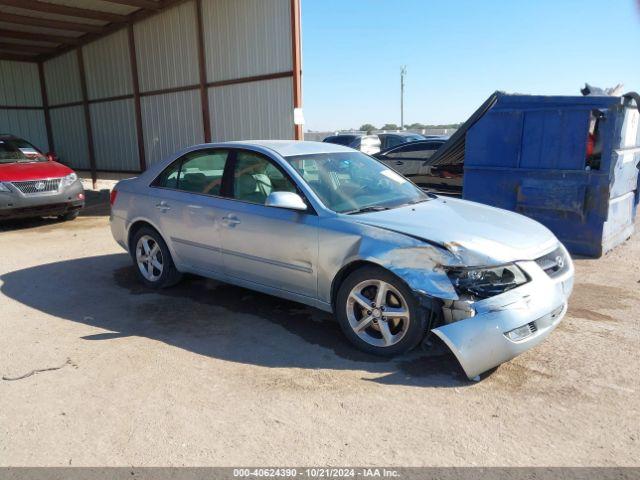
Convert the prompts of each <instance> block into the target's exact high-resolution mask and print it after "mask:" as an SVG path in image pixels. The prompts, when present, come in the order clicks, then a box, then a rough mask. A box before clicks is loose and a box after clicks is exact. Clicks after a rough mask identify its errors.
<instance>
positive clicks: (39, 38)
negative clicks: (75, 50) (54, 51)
mask: <svg viewBox="0 0 640 480" xmlns="http://www.w3.org/2000/svg"><path fill="white" fill-rule="evenodd" d="M0 37H4V38H17V39H20V40H32V41H36V42H49V43H62V44H65V45H67V44H68V45H78V44H80V43H81V40H80V39H79V38H77V37H66V36H64V35H48V34H42V33H31V32H21V31H18V30H7V29H5V28H0Z"/></svg>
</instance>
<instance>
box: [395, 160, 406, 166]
mask: <svg viewBox="0 0 640 480" xmlns="http://www.w3.org/2000/svg"><path fill="white" fill-rule="evenodd" d="M396 165H404V162H401V161H400V160H398V161H397V162H396Z"/></svg>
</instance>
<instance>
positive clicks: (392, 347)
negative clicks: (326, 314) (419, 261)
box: [335, 266, 427, 357]
mask: <svg viewBox="0 0 640 480" xmlns="http://www.w3.org/2000/svg"><path fill="white" fill-rule="evenodd" d="M381 282H383V283H381ZM383 284H384V285H385V288H386V290H387V293H386V295H385V300H384V304H383V305H378V304H375V302H376V299H377V298H379V297H377V294H378V292H379V287H380V285H383ZM383 291H384V290H383ZM354 293H360V295H359V296H357V295H352V294H354ZM356 297H357V299H356ZM365 301H366V307H365ZM374 304H375V306H374ZM383 307H384V308H383ZM335 311H336V317H337V318H338V321H339V323H340V326H341V328H342V331H343V332H344V334H345V335H346V337H347V338H348V339H349V341H351V343H353V344H354V345H355V346H356V347H357V348H358V349H360V350H362V351H364V352H367V353H371V354H374V355H380V356H385V357H391V356H394V355H400V354H403V353H406V352H408V351H410V350H412V349H413V348H415V347H416V346H417V345H418V344H419V343H420V341H421V340H422V339H423V338H424V336H425V333H426V318H427V315H426V314H427V311H426V310H425V309H424V308H423V307H421V306H420V303H419V301H418V299H417V298H416V296H415V295H414V293H413V292H412V291H411V289H410V288H409V287H408V286H407V285H406V284H405V283H404V282H403V281H401V280H400V279H399V278H398V277H396V276H395V275H393V274H392V273H391V272H389V271H387V270H385V269H383V268H379V267H374V266H367V267H362V268H360V269H358V270H356V271H354V272H353V273H351V274H350V275H349V276H348V277H347V278H346V279H345V280H344V281H343V282H342V285H340V289H339V290H338V295H337V297H336V305H335ZM393 313H398V314H402V315H403V316H400V317H393ZM405 322H406V323H405ZM389 334H390V335H389Z"/></svg>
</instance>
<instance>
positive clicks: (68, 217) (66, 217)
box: [58, 210, 80, 222]
mask: <svg viewBox="0 0 640 480" xmlns="http://www.w3.org/2000/svg"><path fill="white" fill-rule="evenodd" d="M78 215H80V210H74V211H73V212H68V213H65V214H64V215H59V216H58V219H59V220H62V221H63V222H70V221H71V220H75V219H76V218H78Z"/></svg>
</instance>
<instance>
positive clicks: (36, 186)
mask: <svg viewBox="0 0 640 480" xmlns="http://www.w3.org/2000/svg"><path fill="white" fill-rule="evenodd" d="M61 180H62V179H61V178H49V179H46V180H29V181H26V182H12V185H13V186H14V187H16V188H17V189H18V190H20V192H22V193H24V194H25V195H38V194H40V193H50V192H57V191H58V188H59V187H60V181H61Z"/></svg>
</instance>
